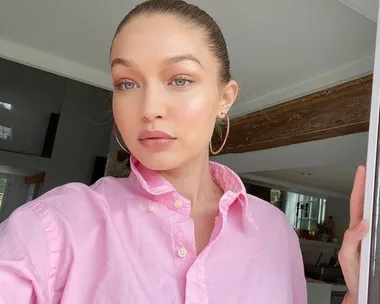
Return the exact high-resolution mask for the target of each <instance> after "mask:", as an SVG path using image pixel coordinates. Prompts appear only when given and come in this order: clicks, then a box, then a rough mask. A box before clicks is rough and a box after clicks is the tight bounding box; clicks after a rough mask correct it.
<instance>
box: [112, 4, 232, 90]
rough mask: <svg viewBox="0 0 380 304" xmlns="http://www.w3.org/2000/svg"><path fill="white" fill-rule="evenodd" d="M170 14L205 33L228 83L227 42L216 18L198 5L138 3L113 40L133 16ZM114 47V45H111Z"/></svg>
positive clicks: (221, 74)
mask: <svg viewBox="0 0 380 304" xmlns="http://www.w3.org/2000/svg"><path fill="white" fill-rule="evenodd" d="M155 14H162V15H170V16H174V17H177V18H179V19H180V20H182V21H184V22H186V23H189V25H191V26H195V27H196V28H197V29H199V30H201V31H202V32H203V34H204V35H205V38H206V42H207V43H208V45H209V48H210V51H211V53H212V55H213V56H214V57H215V58H216V59H217V61H218V63H219V78H220V81H221V83H223V84H227V83H228V82H229V81H230V80H231V72H230V60H229V55H228V50H227V44H226V41H225V39H224V36H223V34H222V31H221V30H220V28H219V26H218V24H217V23H216V22H215V20H214V19H213V18H212V17H211V16H210V15H209V14H207V13H206V12H205V11H203V10H202V9H200V8H199V7H198V6H196V5H193V4H189V3H187V2H185V1H182V0H148V1H145V2H143V3H141V4H139V5H137V6H136V7H135V8H134V9H133V10H131V11H130V12H129V13H128V15H126V16H125V17H124V19H123V20H122V21H121V22H120V24H119V26H118V27H117V29H116V32H115V35H114V38H113V40H114V39H115V38H116V36H117V35H118V34H119V33H120V32H121V30H122V29H123V28H124V27H125V26H126V25H127V24H128V22H130V21H131V20H132V19H133V18H135V17H138V16H142V15H148V16H149V15H155ZM111 49H112V46H111Z"/></svg>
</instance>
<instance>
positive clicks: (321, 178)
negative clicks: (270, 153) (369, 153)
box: [245, 164, 357, 196]
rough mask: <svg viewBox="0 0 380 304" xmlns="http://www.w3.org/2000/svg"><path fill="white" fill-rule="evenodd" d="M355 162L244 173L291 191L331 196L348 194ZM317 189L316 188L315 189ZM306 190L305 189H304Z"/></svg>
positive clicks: (253, 178)
mask: <svg viewBox="0 0 380 304" xmlns="http://www.w3.org/2000/svg"><path fill="white" fill-rule="evenodd" d="M356 165H357V164H333V165H328V166H318V167H304V168H297V169H285V170H273V171H264V172H254V173H253V174H248V175H245V176H246V177H249V178H250V179H252V180H257V181H259V182H266V183H270V182H272V184H273V183H274V186H276V184H277V185H278V186H280V187H281V186H283V187H285V188H288V190H291V191H296V192H298V191H301V192H302V191H305V190H306V189H312V188H313V189H315V190H314V191H313V192H317V193H330V195H331V196H349V194H350V192H351V188H352V184H353V180H354V177H355V171H356ZM317 189H318V190H317ZM306 191H307V190H306Z"/></svg>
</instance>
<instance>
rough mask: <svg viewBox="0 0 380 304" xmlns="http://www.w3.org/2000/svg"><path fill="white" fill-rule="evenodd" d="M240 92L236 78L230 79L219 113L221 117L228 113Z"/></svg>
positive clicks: (223, 94)
mask: <svg viewBox="0 0 380 304" xmlns="http://www.w3.org/2000/svg"><path fill="white" fill-rule="evenodd" d="M238 92H239V85H238V83H237V82H236V81H235V80H230V82H229V83H228V84H227V85H226V86H225V87H224V88H223V92H222V96H221V100H220V108H219V115H218V116H219V117H220V118H222V113H224V114H227V113H228V111H229V110H230V108H231V107H232V105H233V104H234V102H235V100H236V97H237V96H238Z"/></svg>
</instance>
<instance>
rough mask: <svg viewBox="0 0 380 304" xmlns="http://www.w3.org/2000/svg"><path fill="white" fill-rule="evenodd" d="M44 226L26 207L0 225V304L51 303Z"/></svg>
mask: <svg viewBox="0 0 380 304" xmlns="http://www.w3.org/2000/svg"><path fill="white" fill-rule="evenodd" d="M50 262H51V260H50V257H49V246H48V240H47V235H46V233H45V225H44V223H43V221H42V220H41V218H40V217H39V216H38V215H37V213H36V212H35V211H34V210H32V208H30V207H29V206H27V205H24V206H22V207H19V208H18V209H17V210H16V211H14V212H13V213H12V214H11V216H10V217H9V218H8V219H7V220H6V221H4V222H3V223H1V225H0V303H1V304H2V303H7V304H21V303H23V304H24V303H50V295H49V281H51V280H50V278H51V272H49V268H50V266H51V265H49V264H50Z"/></svg>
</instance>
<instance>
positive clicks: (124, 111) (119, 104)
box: [112, 96, 136, 138]
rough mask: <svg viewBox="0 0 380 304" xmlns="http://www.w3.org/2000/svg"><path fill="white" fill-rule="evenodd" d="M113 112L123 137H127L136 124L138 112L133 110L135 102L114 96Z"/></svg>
mask: <svg viewBox="0 0 380 304" xmlns="http://www.w3.org/2000/svg"><path fill="white" fill-rule="evenodd" d="M112 112H113V117H114V119H115V122H116V124H117V126H118V128H119V131H120V133H121V134H122V135H123V138H126V137H127V136H128V134H131V133H132V132H131V131H133V129H135V127H134V126H136V121H135V120H136V114H135V115H133V113H135V111H133V103H132V104H131V103H130V104H128V102H125V101H123V100H122V98H119V97H117V96H114V97H113V101H112Z"/></svg>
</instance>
